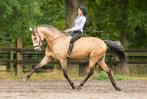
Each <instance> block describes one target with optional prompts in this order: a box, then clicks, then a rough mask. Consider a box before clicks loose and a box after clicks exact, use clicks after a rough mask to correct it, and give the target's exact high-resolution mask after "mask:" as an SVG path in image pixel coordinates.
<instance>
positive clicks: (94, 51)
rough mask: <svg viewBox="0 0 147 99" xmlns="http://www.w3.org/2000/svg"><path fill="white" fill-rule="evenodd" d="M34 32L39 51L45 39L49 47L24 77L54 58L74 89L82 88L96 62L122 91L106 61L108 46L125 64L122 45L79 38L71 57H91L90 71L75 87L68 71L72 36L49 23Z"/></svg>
mask: <svg viewBox="0 0 147 99" xmlns="http://www.w3.org/2000/svg"><path fill="white" fill-rule="evenodd" d="M31 32H32V34H31V37H32V42H33V46H34V49H35V50H37V51H40V50H41V46H42V42H43V41H44V40H45V41H46V43H47V47H46V49H45V56H44V58H43V59H42V60H41V62H40V63H39V64H37V65H36V66H35V68H34V69H32V70H31V72H30V73H29V74H28V75H27V76H26V77H25V78H24V80H25V81H26V80H27V79H28V78H30V76H31V75H32V74H33V73H34V72H35V71H36V70H37V69H39V68H41V67H43V66H44V65H46V64H48V63H49V62H51V61H52V60H58V61H59V63H60V65H61V68H62V71H63V75H64V77H65V78H66V79H67V81H68V82H69V84H70V86H71V87H72V89H75V88H76V89H81V87H82V86H83V85H84V84H85V82H86V81H87V80H88V78H89V77H90V76H91V75H92V74H93V72H94V68H95V66H96V64H98V65H99V66H100V68H101V69H102V70H103V71H105V72H106V73H107V74H108V76H109V78H110V81H111V83H112V85H113V87H114V88H115V89H116V90H118V91H120V90H121V89H120V88H119V87H118V86H117V85H116V83H115V81H114V79H113V76H112V72H111V69H109V67H108V66H107V64H106V63H105V55H106V51H107V46H108V47H109V48H110V49H111V50H112V51H114V52H115V53H116V54H117V56H118V58H119V60H120V61H119V62H120V64H121V65H124V64H125V62H126V57H125V53H124V52H123V49H122V47H121V46H120V45H118V44H116V43H114V42H113V41H110V40H101V39H99V38H96V37H82V38H80V39H79V40H77V41H76V42H75V44H74V48H73V50H72V53H71V57H70V58H71V59H82V58H85V57H88V59H89V66H88V68H89V71H88V74H87V76H86V77H85V78H84V79H83V81H82V82H81V83H80V84H79V85H78V86H76V87H75V85H74V83H73V82H72V80H71V79H70V78H69V76H68V73H67V61H68V58H67V50H68V46H69V42H70V39H71V36H67V35H65V33H61V32H60V31H59V30H58V29H56V28H55V27H53V26H47V25H40V26H37V27H35V28H33V29H32V30H31Z"/></svg>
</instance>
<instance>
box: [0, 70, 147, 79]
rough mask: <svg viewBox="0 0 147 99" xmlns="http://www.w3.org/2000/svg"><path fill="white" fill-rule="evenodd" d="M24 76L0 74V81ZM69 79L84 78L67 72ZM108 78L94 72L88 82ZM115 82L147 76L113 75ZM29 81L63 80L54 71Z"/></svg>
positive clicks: (43, 73) (38, 75) (40, 74)
mask: <svg viewBox="0 0 147 99" xmlns="http://www.w3.org/2000/svg"><path fill="white" fill-rule="evenodd" d="M25 76H26V74H23V75H22V76H20V77H16V76H15V74H14V73H7V72H0V80H21V79H22V78H23V77H25ZM69 77H70V78H71V79H72V80H82V79H83V78H84V77H85V76H83V77H79V76H78V75H77V74H76V73H74V72H73V71H70V72H69ZM108 79H109V78H108V76H107V74H106V73H104V72H100V73H98V72H95V73H94V75H93V76H92V77H91V78H90V80H108ZM114 79H115V80H147V76H146V75H143V76H139V75H130V76H126V75H119V74H115V75H114ZM30 80H33V81H36V80H65V78H64V76H63V73H62V71H59V70H54V71H50V72H38V73H34V74H33V75H32V77H31V78H30Z"/></svg>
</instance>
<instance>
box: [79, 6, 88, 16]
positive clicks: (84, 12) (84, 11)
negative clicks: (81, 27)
mask: <svg viewBox="0 0 147 99" xmlns="http://www.w3.org/2000/svg"><path fill="white" fill-rule="evenodd" d="M78 9H80V10H81V11H82V12H83V15H84V16H86V15H87V10H86V8H85V7H84V6H79V7H78Z"/></svg>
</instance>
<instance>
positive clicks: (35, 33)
mask: <svg viewBox="0 0 147 99" xmlns="http://www.w3.org/2000/svg"><path fill="white" fill-rule="evenodd" d="M30 31H31V32H32V34H31V37H32V42H33V46H34V49H35V50H36V51H41V46H42V41H43V40H44V37H43V35H42V33H40V31H39V30H38V28H37V27H36V28H34V29H32V28H30Z"/></svg>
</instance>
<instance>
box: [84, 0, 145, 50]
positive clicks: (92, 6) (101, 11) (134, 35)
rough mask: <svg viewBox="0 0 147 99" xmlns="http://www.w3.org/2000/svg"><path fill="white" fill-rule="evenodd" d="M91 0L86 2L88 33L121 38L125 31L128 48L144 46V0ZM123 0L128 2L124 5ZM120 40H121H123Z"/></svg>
mask: <svg viewBox="0 0 147 99" xmlns="http://www.w3.org/2000/svg"><path fill="white" fill-rule="evenodd" d="M92 1H93V2H91V1H87V2H86V5H87V7H88V21H89V22H88V27H87V29H88V30H87V31H86V32H87V34H88V35H91V36H96V37H100V38H103V39H111V40H121V36H123V35H122V33H123V32H127V35H124V36H125V37H124V38H126V40H127V41H128V44H129V45H128V46H129V47H130V48H146V46H147V45H146V42H147V22H146V21H147V20H146V18H147V10H146V9H147V1H146V0H141V1H140V0H92ZM124 1H126V4H127V2H128V4H127V5H125V3H124ZM124 23H125V24H124ZM124 25H127V26H124ZM125 29H126V30H125ZM96 31H97V32H96ZM99 31H103V32H99ZM121 41H122V42H123V40H121Z"/></svg>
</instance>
